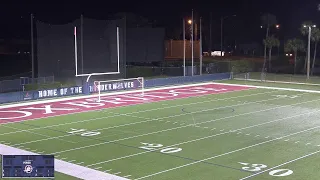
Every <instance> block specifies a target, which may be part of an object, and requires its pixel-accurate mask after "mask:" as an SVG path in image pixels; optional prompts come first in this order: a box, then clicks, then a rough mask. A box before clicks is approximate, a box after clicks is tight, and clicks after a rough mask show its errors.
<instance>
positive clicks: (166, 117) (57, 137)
mask: <svg viewBox="0 0 320 180" xmlns="http://www.w3.org/2000/svg"><path fill="white" fill-rule="evenodd" d="M274 99H278V98H274ZM274 99H268V100H274ZM263 101H266V100H263ZM312 101H316V100H311V101H306V102H301V103H295V104H290V105H278V106H276V107H274V108H269V109H264V110H261V111H253V112H250V113H244V114H239V115H236V116H229V117H223V118H222V119H227V118H232V117H238V116H240V115H247V114H252V113H256V112H257V113H259V112H263V111H268V110H273V109H277V108H282V107H288V106H293V105H297V104H303V103H309V102H312ZM256 102H259V101H255V102H253V103H256ZM242 105H245V104H242ZM233 106H235V105H232V106H225V107H233ZM225 107H219V108H225ZM219 108H213V109H219ZM202 111H203V110H201V112H202ZM206 111H208V110H206ZM182 115H185V114H178V115H172V116H165V117H161V118H156V119H152V118H145V117H139V116H135V117H139V118H142V119H148V120H147V121H140V122H150V121H157V120H159V119H168V118H172V117H177V116H182ZM127 116H131V115H127ZM217 120H221V118H220V119H217ZM217 120H213V121H212V120H211V121H205V122H201V123H196V124H203V123H208V122H214V121H217ZM168 122H170V121H167V122H166V123H168ZM136 123H139V122H135V123H133V124H136ZM120 126H122V125H120ZM120 126H113V127H106V128H100V129H96V130H95V131H99V130H107V129H112V128H114V127H120ZM188 126H192V125H186V126H179V127H177V129H179V128H183V127H188ZM195 127H200V126H198V125H196V126H195ZM173 129H174V128H173ZM214 129H215V128H214ZM160 132H162V131H160ZM72 135H73V134H67V135H62V136H56V137H50V138H47V139H40V140H34V141H28V142H24V143H19V144H18V145H20V144H30V143H34V142H40V141H46V140H51V139H60V138H62V137H68V136H72ZM148 135H149V134H148ZM72 143H75V142H72Z"/></svg>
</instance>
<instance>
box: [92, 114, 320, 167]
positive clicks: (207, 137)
mask: <svg viewBox="0 0 320 180" xmlns="http://www.w3.org/2000/svg"><path fill="white" fill-rule="evenodd" d="M316 112H320V110H319V111H316ZM308 113H314V112H308ZM305 114H307V113H305ZM305 114H299V115H295V116H291V117H285V118H282V119H277V120H274V121H269V122H265V123H261V124H256V125H252V126H248V127H243V128H240V129H236V130H235V131H241V130H245V129H250V128H254V127H258V126H262V125H265V124H269V123H272V122H278V121H282V120H286V119H290V118H295V117H299V116H302V115H305ZM228 133H231V131H227V132H223V133H219V134H214V135H210V136H205V137H202V138H198V139H194V140H189V141H185V142H181V143H178V144H172V145H169V146H166V148H169V147H174V146H179V145H183V144H188V143H192V142H196V141H200V140H204V139H209V138H212V137H216V136H220V135H225V134H228ZM276 139H279V138H276ZM280 139H281V138H280ZM152 151H156V150H151V151H143V152H140V153H136V154H131V155H128V156H123V157H119V158H115V159H110V160H106V161H102V162H98V163H95V164H90V165H88V167H90V166H95V165H98V164H104V163H108V162H112V161H116V160H121V159H125V158H129V157H133V156H137V155H141V154H145V153H149V152H152Z"/></svg>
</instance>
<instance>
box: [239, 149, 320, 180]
mask: <svg viewBox="0 0 320 180" xmlns="http://www.w3.org/2000/svg"><path fill="white" fill-rule="evenodd" d="M319 152H320V151H315V152H312V153H310V154H306V155H304V156H301V157H298V158H296V159H293V160H290V161H287V162H285V163H282V164H279V165H277V166H274V167H272V168H269V169H266V170H263V171H260V172H257V173H255V174H252V175H250V176H247V177H244V178H241V179H240V180H245V179H249V178H251V177H254V176H257V175H259V174H262V173H265V172H268V171H271V170H273V169H276V168H278V167H281V166H284V165H287V164H290V163H292V162H295V161H298V160H301V159H304V158H307V157H310V156H312V155H315V154H317V153H319Z"/></svg>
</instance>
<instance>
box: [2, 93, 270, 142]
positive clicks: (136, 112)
mask: <svg viewBox="0 0 320 180" xmlns="http://www.w3.org/2000/svg"><path fill="white" fill-rule="evenodd" d="M273 92H276V91H268V92H263V93H255V94H249V95H243V96H235V97H229V98H222V99H214V100H203V101H200V102H193V103H186V104H178V105H172V106H165V107H160V108H153V109H147V110H141V111H134V112H130V113H125V114H122V115H121V116H125V115H131V114H139V113H144V112H150V111H156V110H162V109H168V108H174V107H183V106H189V105H196V104H201V103H208V102H216V101H222V100H229V99H236V98H242V97H250V96H255V95H262V94H269V93H273ZM221 94H222V93H221ZM193 97H201V96H193ZM121 107H126V106H121ZM109 109H110V108H109ZM118 116H120V115H112V116H106V117H101V118H93V119H85V120H79V121H76V122H69V123H62V124H55V125H49V126H43V127H38V128H31V129H28V130H30V131H31V130H37V129H45V128H50V127H59V126H64V125H70V124H77V123H82V122H90V121H96V120H100V119H107V118H112V117H118ZM143 122H145V121H143ZM137 123H142V122H141V121H139V122H135V123H129V124H124V125H133V124H137ZM122 126H123V125H120V126H112V127H110V128H117V127H122ZM26 131H27V130H20V131H13V132H8V133H2V134H0V136H2V135H8V134H14V133H19V132H26Z"/></svg>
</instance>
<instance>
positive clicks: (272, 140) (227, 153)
mask: <svg viewBox="0 0 320 180" xmlns="http://www.w3.org/2000/svg"><path fill="white" fill-rule="evenodd" d="M317 128H320V126H316V127H313V128H309V129H306V130H303V131H299V132H296V133H292V134H289V135H285V136H282V137H279V138H276V139H271V140H268V141H263V142H260V143H257V144H253V145H250V146H247V147H244V148H240V149H236V150H233V151H229V152H226V153H223V154H219V155H216V156H212V157H209V158H205V159H202V160H198V161H194V162H192V163H188V164H184V165H181V166H177V167H174V168H170V169H167V170H163V171H159V172H157V173H153V174H149V175H146V176H143V177H140V178H136V180H139V179H145V178H149V179H150V177H153V176H156V175H159V174H163V173H166V172H169V171H173V170H177V169H181V168H184V167H187V166H191V165H194V164H198V163H201V162H204V161H208V160H211V159H215V158H218V157H222V156H225V155H229V154H233V153H236V152H239V151H243V150H246V149H249V148H252V147H257V146H260V145H263V144H266V143H270V142H274V141H276V140H279V139H283V138H286V137H290V136H294V135H297V134H301V133H304V132H308V131H310V130H314V129H317Z"/></svg>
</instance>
